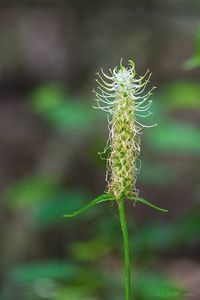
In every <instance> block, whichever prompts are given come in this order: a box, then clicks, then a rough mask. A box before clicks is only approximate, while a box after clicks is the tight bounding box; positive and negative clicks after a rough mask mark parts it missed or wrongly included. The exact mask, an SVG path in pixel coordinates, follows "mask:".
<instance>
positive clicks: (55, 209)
mask: <svg viewBox="0 0 200 300" xmlns="http://www.w3.org/2000/svg"><path fill="white" fill-rule="evenodd" d="M89 196H90V195H89V193H88V192H87V191H85V190H82V189H79V188H76V189H69V190H60V191H58V192H57V193H56V194H54V195H51V196H50V197H48V198H46V199H45V200H46V201H43V202H41V203H39V204H38V205H37V206H35V207H34V210H32V214H31V216H32V218H33V220H34V221H35V224H36V226H37V227H39V228H45V227H49V226H55V224H60V223H62V222H64V220H63V218H62V215H63V214H64V212H66V211H74V210H77V209H78V208H79V207H81V206H83V205H84V204H85V201H86V199H88V197H89Z"/></svg>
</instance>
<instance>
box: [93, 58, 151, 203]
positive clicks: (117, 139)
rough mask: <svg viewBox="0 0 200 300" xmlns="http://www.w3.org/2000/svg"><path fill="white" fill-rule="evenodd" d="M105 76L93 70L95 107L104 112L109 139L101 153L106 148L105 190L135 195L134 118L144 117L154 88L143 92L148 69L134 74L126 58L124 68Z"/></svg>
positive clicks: (137, 135)
mask: <svg viewBox="0 0 200 300" xmlns="http://www.w3.org/2000/svg"><path fill="white" fill-rule="evenodd" d="M109 72H110V74H109V75H107V74H106V73H104V71H103V70H102V69H101V73H97V75H98V79H96V81H97V83H98V84H99V87H98V91H94V93H95V95H96V102H97V106H95V107H94V108H98V109H101V110H103V111H105V112H106V113H107V114H108V123H109V138H108V141H107V145H106V147H105V149H104V153H105V152H106V151H107V150H108V149H110V153H109V156H108V158H107V173H106V179H107V182H108V193H109V194H111V195H113V196H114V197H115V198H116V199H120V198H122V197H123V196H124V197H130V196H132V195H137V194H138V191H137V189H136V187H135V183H136V176H137V172H138V170H137V167H136V161H137V159H138V156H139V153H140V134H141V129H142V127H152V126H155V125H156V124H154V125H144V124H142V123H141V122H139V121H138V120H137V119H136V118H137V117H147V116H149V115H150V114H151V112H150V111H149V109H150V106H151V102H152V101H151V100H149V97H150V96H151V95H152V91H153V89H154V88H155V87H153V88H151V89H150V90H149V91H148V92H146V93H145V88H146V86H147V84H148V82H149V79H150V77H151V73H150V72H149V70H148V71H147V72H146V74H145V75H144V76H140V77H138V78H137V77H136V71H135V64H134V62H133V61H131V60H130V61H129V64H128V67H127V68H126V67H124V66H123V65H122V60H121V62H120V66H119V67H115V68H114V69H113V70H111V69H110V70H109Z"/></svg>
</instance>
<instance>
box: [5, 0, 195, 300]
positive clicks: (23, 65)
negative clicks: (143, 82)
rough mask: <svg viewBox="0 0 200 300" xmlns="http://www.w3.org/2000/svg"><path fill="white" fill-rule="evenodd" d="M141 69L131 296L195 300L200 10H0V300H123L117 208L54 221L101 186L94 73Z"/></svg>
mask: <svg viewBox="0 0 200 300" xmlns="http://www.w3.org/2000/svg"><path fill="white" fill-rule="evenodd" d="M121 57H123V58H124V62H126V61H127V60H128V59H133V60H135V62H136V68H137V71H138V74H139V75H143V73H144V72H145V71H146V70H147V68H149V69H150V70H151V72H152V73H153V75H152V80H151V86H152V85H155V86H157V89H156V90H155V92H154V95H153V97H152V100H154V102H153V106H152V110H153V112H154V115H153V117H152V120H153V121H155V122H156V123H158V126H157V127H155V128H152V129H146V130H144V133H143V135H142V151H141V160H142V167H141V171H140V174H139V176H138V183H137V187H138V188H139V190H140V195H141V197H144V198H146V199H148V200H150V201H152V202H153V203H154V204H157V205H159V206H161V207H165V208H168V209H169V213H167V214H162V213H159V212H157V211H154V210H152V209H151V208H148V207H146V206H143V205H142V204H140V203H138V204H137V205H136V207H134V206H133V203H127V213H128V220H129V228H130V238H131V255H132V269H133V290H134V297H135V298H134V299H135V300H158V299H170V300H172V299H173V300H175V299H181V300H188V299H192V300H199V298H200V292H199V285H200V255H199V253H200V237H199V232H200V209H199V208H200V201H199V199H200V183H199V181H200V2H199V1H198V0H190V1H188V0H174V1H168V0H151V1H148V0H140V1H139V0H135V1H134V0H132V1H131V0H126V1H125V0H123V1H119V0H115V1H114V0H107V1H104V0H101V1H94V0H84V1H81V0H73V1H72V0H71V1H70V0H69V1H55V0H51V1H50V0H46V1H15V2H14V1H13V2H12V1H2V2H1V4H0V166H1V168H0V188H1V189H0V191H1V202H0V214H1V227H0V241H1V256H0V300H13V299H16V300H32V299H33V300H42V299H48V300H122V299H123V279H122V277H123V264H122V251H123V249H122V241H121V231H120V224H119V219H118V215H117V210H116V207H115V206H113V207H111V206H110V205H108V204H103V205H99V206H98V207H95V208H92V209H90V210H89V211H88V212H87V213H84V214H83V215H82V216H80V217H78V218H77V219H70V220H67V219H63V217H62V215H63V214H65V213H69V212H72V211H73V210H75V209H78V208H80V207H82V206H83V205H84V204H86V203H87V202H88V201H89V200H91V199H93V198H94V197H96V196H97V195H98V194H100V193H103V192H104V190H105V188H106V182H105V161H102V160H101V159H100V157H99V156H98V154H97V153H98V151H101V150H102V149H103V148H104V146H105V143H106V139H107V136H108V132H107V119H106V116H105V115H104V114H103V113H102V112H99V111H96V110H94V109H92V105H93V104H94V96H93V94H92V90H93V89H94V88H95V87H96V84H95V82H94V79H95V73H96V72H97V71H98V70H99V68H100V67H103V68H104V69H105V70H107V69H108V68H110V67H114V66H116V65H117V64H118V63H119V60H120V58H121Z"/></svg>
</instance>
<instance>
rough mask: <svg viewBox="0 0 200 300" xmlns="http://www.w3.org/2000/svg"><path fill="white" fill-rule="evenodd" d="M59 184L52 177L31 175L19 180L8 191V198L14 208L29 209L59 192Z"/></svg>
mask: <svg viewBox="0 0 200 300" xmlns="http://www.w3.org/2000/svg"><path fill="white" fill-rule="evenodd" d="M57 190H58V185H57V184H56V183H55V182H54V180H53V179H52V178H50V177H49V178H48V177H43V176H31V177H27V178H25V179H21V180H19V181H17V182H16V183H15V184H14V185H12V186H11V187H10V188H9V189H8V190H7V191H6V195H5V196H6V199H7V203H8V205H9V207H10V208H11V209H13V210H19V209H27V208H31V207H33V206H36V205H38V204H40V203H42V202H44V201H45V200H46V199H47V198H48V197H50V196H52V195H54V194H55V193H57Z"/></svg>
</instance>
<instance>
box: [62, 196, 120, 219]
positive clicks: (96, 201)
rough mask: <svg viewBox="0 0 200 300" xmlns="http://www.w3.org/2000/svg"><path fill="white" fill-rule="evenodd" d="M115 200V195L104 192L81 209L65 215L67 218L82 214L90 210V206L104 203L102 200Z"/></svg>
mask: <svg viewBox="0 0 200 300" xmlns="http://www.w3.org/2000/svg"><path fill="white" fill-rule="evenodd" d="M113 200H115V199H114V198H113V197H111V196H110V195H108V194H102V195H100V196H98V197H97V198H95V199H94V200H92V201H90V202H89V203H88V204H86V205H85V206H84V207H82V208H81V209H79V210H76V211H74V212H73V213H71V214H65V215H64V217H65V218H73V217H76V216H78V215H80V214H81V213H83V212H85V211H86V210H88V209H89V208H90V207H92V206H94V205H96V204H99V203H102V202H106V201H113Z"/></svg>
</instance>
